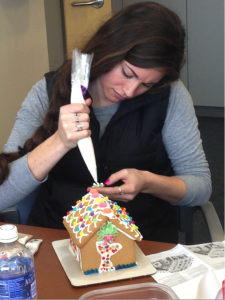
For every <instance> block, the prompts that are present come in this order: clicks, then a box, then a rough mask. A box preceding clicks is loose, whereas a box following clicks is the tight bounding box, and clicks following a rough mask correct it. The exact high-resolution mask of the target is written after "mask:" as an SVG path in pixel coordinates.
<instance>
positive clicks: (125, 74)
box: [122, 69, 133, 78]
mask: <svg viewBox="0 0 225 300" xmlns="http://www.w3.org/2000/svg"><path fill="white" fill-rule="evenodd" d="M122 72H123V75H124V76H125V77H127V78H132V77H133V76H129V75H128V74H127V73H125V71H124V69H122Z"/></svg>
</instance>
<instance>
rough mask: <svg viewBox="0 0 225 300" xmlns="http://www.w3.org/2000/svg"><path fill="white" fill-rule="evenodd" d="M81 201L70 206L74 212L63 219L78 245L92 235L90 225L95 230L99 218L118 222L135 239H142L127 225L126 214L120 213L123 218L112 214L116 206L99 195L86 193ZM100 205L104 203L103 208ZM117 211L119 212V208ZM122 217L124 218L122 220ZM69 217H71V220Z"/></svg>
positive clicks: (138, 233) (127, 218)
mask: <svg viewBox="0 0 225 300" xmlns="http://www.w3.org/2000/svg"><path fill="white" fill-rule="evenodd" d="M87 198H89V199H88V200H87ZM82 200H84V201H82ZM82 200H81V201H79V203H78V204H77V205H76V206H72V208H73V209H75V210H76V211H74V210H72V211H70V213H69V214H68V215H67V216H66V217H64V219H66V222H67V223H68V224H69V226H70V228H71V229H72V231H73V233H74V235H75V237H76V239H77V240H79V243H81V242H82V238H83V237H84V236H89V234H90V233H92V231H91V230H90V226H91V225H92V224H94V227H95V228H97V223H98V222H101V221H102V219H101V216H106V217H108V218H109V219H111V220H112V219H114V220H118V221H119V223H120V225H123V226H124V227H125V228H126V229H128V230H129V231H130V232H135V238H137V237H138V236H140V237H141V238H142V236H141V234H140V232H139V231H138V230H136V229H133V227H134V226H135V225H134V224H129V221H130V218H129V217H128V216H127V215H126V213H125V212H122V216H123V217H118V216H117V215H116V214H115V213H114V212H113V209H115V207H117V205H115V204H113V203H111V201H110V200H108V199H106V198H105V197H104V196H103V195H101V194H99V196H98V197H96V198H95V197H93V196H92V194H90V193H87V194H86V195H85V196H84V197H83V198H82ZM91 202H92V203H91ZM100 203H104V205H103V206H104V207H101V205H99V204H100ZM84 204H87V205H86V206H85V205H84ZM80 205H83V207H81V208H80ZM110 205H113V206H114V207H113V209H111V207H110ZM105 209H107V210H108V211H109V212H106V211H105ZM82 210H83V212H82V213H81V211H82ZM119 210H121V208H120V209H119ZM77 213H79V216H77ZM92 214H93V216H92ZM118 214H119V215H121V213H118ZM124 216H125V218H124ZM71 217H72V219H71ZM81 217H82V218H83V221H80V218H81ZM85 217H86V218H87V219H86V218H85ZM89 220H91V222H89ZM74 222H76V223H75V224H74ZM82 225H83V227H82ZM135 227H136V226H135ZM77 228H78V229H79V230H78V231H77ZM85 228H86V233H84V229H85ZM119 230H120V229H119ZM120 231H121V232H123V234H125V235H126V236H128V237H129V238H131V239H132V240H135V238H133V237H132V236H130V235H129V234H127V233H125V232H124V231H122V230H120ZM88 233H89V234H88Z"/></svg>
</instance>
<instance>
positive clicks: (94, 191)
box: [89, 189, 98, 194]
mask: <svg viewBox="0 0 225 300" xmlns="http://www.w3.org/2000/svg"><path fill="white" fill-rule="evenodd" d="M89 193H90V194H95V193H98V190H96V189H90V192H89Z"/></svg>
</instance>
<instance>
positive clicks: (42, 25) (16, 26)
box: [0, 0, 49, 152]
mask: <svg viewBox="0 0 225 300" xmlns="http://www.w3.org/2000/svg"><path fill="white" fill-rule="evenodd" d="M48 71H49V59H48V46H47V35H46V22H45V9H44V0H0V152H1V151H2V150H3V147H4V144H5V143H6V142H7V139H8V137H9V135H10V132H11V130H12V127H13V125H14V121H15V117H16V113H17V111H18V110H19V108H20V106H21V103H22V102H23V100H24V98H25V97H26V95H27V93H28V92H29V90H30V88H31V87H32V85H34V84H35V83H36V82H37V81H38V80H40V79H41V78H42V77H43V75H44V73H46V72H48Z"/></svg>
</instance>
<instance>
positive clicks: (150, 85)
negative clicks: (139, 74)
mask: <svg viewBox="0 0 225 300" xmlns="http://www.w3.org/2000/svg"><path fill="white" fill-rule="evenodd" d="M143 86H144V87H145V88H147V89H150V88H151V87H152V86H153V83H151V84H145V83H143Z"/></svg>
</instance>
